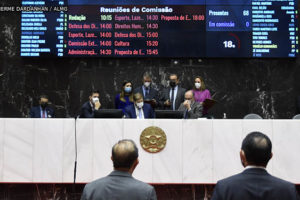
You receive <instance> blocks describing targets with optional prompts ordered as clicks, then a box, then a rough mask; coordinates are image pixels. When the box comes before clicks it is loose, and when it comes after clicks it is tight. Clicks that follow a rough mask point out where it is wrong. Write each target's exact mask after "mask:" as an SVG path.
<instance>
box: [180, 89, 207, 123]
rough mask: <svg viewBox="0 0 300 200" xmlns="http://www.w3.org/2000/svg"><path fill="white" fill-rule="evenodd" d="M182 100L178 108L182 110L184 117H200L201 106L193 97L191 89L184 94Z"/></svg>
mask: <svg viewBox="0 0 300 200" xmlns="http://www.w3.org/2000/svg"><path fill="white" fill-rule="evenodd" d="M184 99H185V100H184V102H183V103H181V104H180V106H179V108H178V110H179V111H183V118H184V119H198V118H200V117H202V110H203V107H202V105H201V104H200V103H199V102H196V101H195V99H194V94H193V91H192V90H189V91H187V92H186V93H185V94H184Z"/></svg>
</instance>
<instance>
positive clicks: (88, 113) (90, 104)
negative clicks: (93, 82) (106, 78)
mask: <svg viewBox="0 0 300 200" xmlns="http://www.w3.org/2000/svg"><path fill="white" fill-rule="evenodd" d="M99 96H100V93H99V91H98V90H94V91H92V92H91V93H90V96H89V101H87V102H85V103H84V104H83V105H82V107H81V114H80V118H94V117H95V113H96V112H97V111H98V110H99V109H100V108H101V103H100V100H99Z"/></svg>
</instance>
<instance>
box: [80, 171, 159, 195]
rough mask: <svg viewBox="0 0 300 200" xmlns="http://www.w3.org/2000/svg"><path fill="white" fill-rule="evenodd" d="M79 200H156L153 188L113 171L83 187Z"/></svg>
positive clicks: (129, 175) (125, 173)
mask: <svg viewBox="0 0 300 200" xmlns="http://www.w3.org/2000/svg"><path fill="white" fill-rule="evenodd" d="M81 200H156V193H155V190H154V188H153V186H151V185H148V184H147V183H144V182H142V181H139V180H137V179H135V178H133V177H132V175H131V174H129V173H127V172H121V171H113V172H112V173H110V174H109V175H108V176H106V177H104V178H101V179H98V180H95V181H93V182H91V183H89V184H87V185H86V186H85V187H84V190H83V193H82V196H81Z"/></svg>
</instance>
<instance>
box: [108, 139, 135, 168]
mask: <svg viewBox="0 0 300 200" xmlns="http://www.w3.org/2000/svg"><path fill="white" fill-rule="evenodd" d="M138 156H139V152H138V148H137V147H136V145H135V143H134V142H133V141H132V140H120V141H119V142H118V143H117V144H115V145H114V146H113V148H112V161H113V164H114V168H127V169H129V168H131V167H132V165H133V164H134V161H135V160H136V159H137V158H138Z"/></svg>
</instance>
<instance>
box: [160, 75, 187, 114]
mask: <svg viewBox="0 0 300 200" xmlns="http://www.w3.org/2000/svg"><path fill="white" fill-rule="evenodd" d="M178 84H179V79H178V76H177V75H176V74H171V75H170V76H169V87H168V88H165V89H164V90H163V91H162V94H161V95H160V100H159V104H160V106H161V107H162V109H166V110H177V109H178V108H179V106H180V104H181V103H182V102H183V101H184V93H185V91H186V89H184V88H181V87H180V86H179V85H178Z"/></svg>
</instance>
